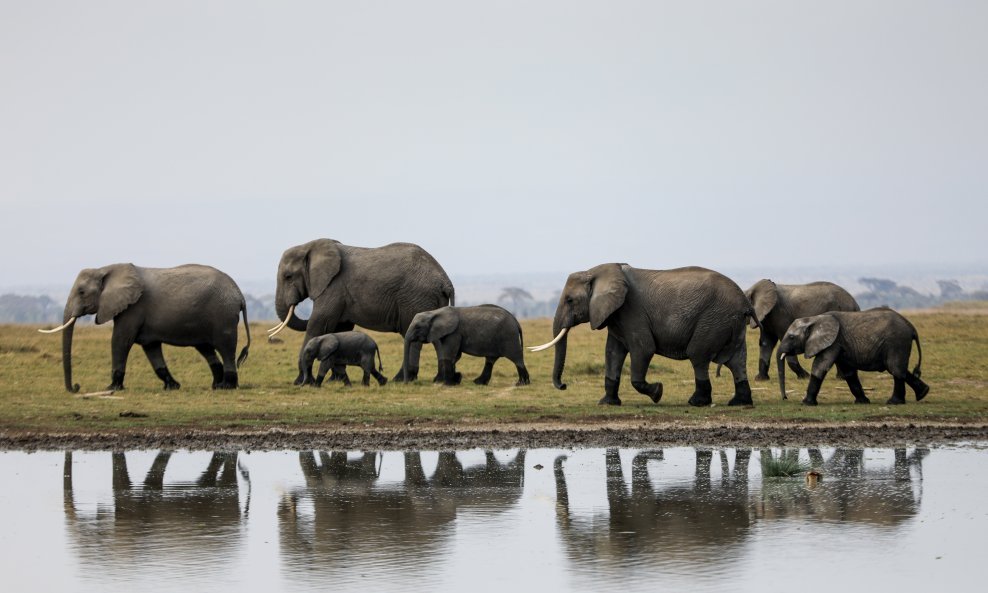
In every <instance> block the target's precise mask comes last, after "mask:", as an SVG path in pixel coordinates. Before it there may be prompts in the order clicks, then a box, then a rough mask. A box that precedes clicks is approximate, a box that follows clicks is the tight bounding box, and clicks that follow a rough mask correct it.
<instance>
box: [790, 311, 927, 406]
mask: <svg viewBox="0 0 988 593" xmlns="http://www.w3.org/2000/svg"><path fill="white" fill-rule="evenodd" d="M913 342H916V350H917V352H918V360H917V362H916V366H915V368H913V370H912V371H910V370H909V355H910V353H911V351H912V343H913ZM797 354H805V355H806V358H813V369H812V370H811V371H810V383H809V385H808V386H807V388H806V397H805V398H804V399H803V403H804V404H806V405H808V406H815V405H817V395H818V394H819V393H820V385H821V383H823V379H824V377H825V376H826V375H827V371H828V370H830V367H832V366H834V365H837V370H838V371H840V373H841V377H842V378H843V379H844V380H845V381H846V382H847V386H848V389H850V390H851V394H852V395H854V403H857V404H867V403H870V400H869V399H868V398H867V396H865V394H864V388H863V387H862V386H861V381H860V380H859V379H858V371H887V372H888V373H889V374H890V375H892V378H893V387H892V396H891V397H890V398H889V400H888V401H887V402H886V403H887V404H904V403H906V399H905V398H906V385H909V387H910V388H912V390H913V391H914V392H915V394H916V401H920V400H921V399H923V398H924V397H926V395H927V394H928V393H929V392H930V387H929V385H927V384H926V383H924V382H923V381H922V380H921V379H920V378H919V377H920V374H921V372H922V368H921V367H922V365H923V348H922V346H920V343H919V334H918V333H917V332H916V328H915V327H913V324H912V323H910V322H909V320H907V319H906V318H905V317H903V316H902V315H900V314H899V313H897V312H895V311H893V310H892V309H889V308H886V307H878V308H875V309H868V310H867V311H852V312H843V311H832V312H830V313H825V314H823V315H816V316H813V317H802V318H800V319H797V320H796V321H793V322H792V325H790V326H789V329H788V330H786V333H785V335H784V336H783V337H782V341H781V342H780V344H779V357H780V359H781V358H785V357H790V356H795V355H797ZM785 389H786V383H785V375H784V374H780V375H779V390H780V391H782V393H785Z"/></svg>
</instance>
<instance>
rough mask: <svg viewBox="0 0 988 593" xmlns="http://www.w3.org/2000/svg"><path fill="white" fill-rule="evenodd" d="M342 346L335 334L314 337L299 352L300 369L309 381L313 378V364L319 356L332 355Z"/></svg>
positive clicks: (306, 380)
mask: <svg viewBox="0 0 988 593" xmlns="http://www.w3.org/2000/svg"><path fill="white" fill-rule="evenodd" d="M339 347H340V340H339V338H337V337H336V336H334V335H333V334H326V335H324V336H319V337H317V338H312V339H311V340H309V341H308V343H306V345H305V347H304V348H302V351H301V352H299V354H298V370H299V372H301V373H302V376H303V377H304V378H305V382H306V383H308V382H309V380H310V379H311V378H312V364H313V362H315V360H316V359H317V358H320V357H321V358H327V357H329V356H332V355H333V353H335V352H336V350H337V349H339Z"/></svg>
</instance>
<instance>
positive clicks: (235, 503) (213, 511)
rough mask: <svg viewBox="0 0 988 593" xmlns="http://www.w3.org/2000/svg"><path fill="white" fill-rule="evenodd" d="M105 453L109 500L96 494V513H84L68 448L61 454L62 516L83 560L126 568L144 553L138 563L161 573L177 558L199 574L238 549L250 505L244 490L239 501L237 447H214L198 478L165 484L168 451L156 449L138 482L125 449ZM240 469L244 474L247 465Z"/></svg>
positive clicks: (95, 566) (105, 567)
mask: <svg viewBox="0 0 988 593" xmlns="http://www.w3.org/2000/svg"><path fill="white" fill-rule="evenodd" d="M111 455H112V472H113V473H112V476H113V477H112V490H113V498H112V502H111V503H110V504H108V505H107V504H104V503H102V501H101V502H100V503H98V504H97V505H96V510H95V513H88V512H83V511H82V510H80V508H81V506H80V504H79V502H78V501H77V500H76V493H75V489H74V487H73V464H72V452H70V451H67V452H66V453H65V469H64V474H63V493H64V510H65V519H66V525H67V528H68V532H69V534H70V537H71V538H73V539H74V540H75V549H76V550H78V553H79V557H80V561H81V564H82V565H83V566H86V565H89V566H91V567H92V569H93V570H97V571H100V572H105V571H113V570H119V571H121V572H125V573H127V574H131V575H132V574H133V573H134V570H135V562H136V563H141V560H140V559H141V558H146V559H147V561H148V564H149V566H143V565H142V566H140V567H139V568H140V569H141V570H149V571H154V570H159V571H161V572H162V577H163V578H165V577H167V578H173V577H174V576H178V575H173V574H172V572H171V571H172V570H173V567H174V566H176V565H179V566H182V567H183V570H185V571H186V572H194V571H195V567H197V566H200V567H201V570H202V571H203V572H204V573H208V572H211V571H215V567H216V566H217V565H219V564H220V563H223V562H225V560H226V559H227V558H228V557H229V554H230V553H231V552H232V551H233V550H234V549H236V547H237V541H238V538H239V534H240V533H241V530H242V526H243V522H244V520H245V519H246V515H247V507H248V506H249V496H248V501H247V505H245V506H244V508H243V509H242V508H241V503H240V487H239V480H238V477H237V473H238V472H237V453H213V454H212V457H211V458H210V461H209V464H208V465H207V467H206V469H205V470H204V471H203V472H202V474H201V475H200V476H199V478H198V479H197V480H196V481H194V482H188V483H181V482H180V483H169V484H167V485H166V484H165V469H166V468H167V466H168V462H169V460H170V459H171V457H172V452H171V451H161V452H159V453H158V454H157V455H156V456H155V459H154V461H153V463H152V464H151V468H150V469H149V470H148V473H147V475H146V476H145V478H144V481H143V482H142V483H141V484H140V485H135V484H134V483H133V482H132V481H131V478H130V474H129V472H128V471H127V458H126V457H125V456H124V454H123V453H120V452H117V453H112V454H111ZM240 474H241V476H242V477H243V478H244V480H248V481H249V476H248V475H247V473H246V471H244V470H242V469H241V472H240ZM248 490H249V489H248ZM143 554H146V556H142V555H143Z"/></svg>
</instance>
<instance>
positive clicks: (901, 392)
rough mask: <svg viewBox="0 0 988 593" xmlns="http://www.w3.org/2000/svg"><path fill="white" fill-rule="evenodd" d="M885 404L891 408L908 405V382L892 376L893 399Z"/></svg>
mask: <svg viewBox="0 0 988 593" xmlns="http://www.w3.org/2000/svg"><path fill="white" fill-rule="evenodd" d="M885 403H886V404H887V405H890V406H898V405H902V404H904V403H906V382H905V380H904V379H903V378H902V377H896V376H894V375H893V376H892V397H890V398H889V399H888V401H887V402H885Z"/></svg>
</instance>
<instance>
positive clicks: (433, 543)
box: [278, 451, 525, 579]
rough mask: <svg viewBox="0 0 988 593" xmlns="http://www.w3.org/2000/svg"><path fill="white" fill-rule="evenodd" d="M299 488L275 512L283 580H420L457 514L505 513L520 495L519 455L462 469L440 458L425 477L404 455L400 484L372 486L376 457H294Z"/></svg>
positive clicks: (488, 456) (489, 456)
mask: <svg viewBox="0 0 988 593" xmlns="http://www.w3.org/2000/svg"><path fill="white" fill-rule="evenodd" d="M299 460H300V463H301V467H302V473H303V475H304V476H305V481H306V487H305V488H303V489H300V490H296V491H294V492H291V493H288V494H286V495H285V496H284V497H283V498H282V500H281V502H280V504H279V507H278V519H279V526H280V532H281V553H282V556H283V560H284V562H285V564H286V565H287V566H288V567H289V570H288V571H287V574H288V575H289V576H290V578H303V579H320V578H322V577H324V576H326V575H327V574H332V573H334V572H336V571H343V570H348V569H351V568H352V567H353V566H354V565H362V564H367V565H373V567H374V570H375V571H376V572H381V571H396V578H398V577H402V578H404V577H408V576H410V575H416V574H417V575H418V576H419V577H423V576H427V574H428V571H429V570H430V563H433V562H437V561H441V560H442V559H443V556H442V555H441V554H437V552H441V549H442V547H443V545H444V544H445V543H446V542H447V541H448V540H449V538H451V536H452V535H453V531H452V529H453V523H454V521H455V520H456V519H457V517H458V516H460V514H461V513H462V512H464V511H469V510H471V509H480V508H483V509H485V510H487V509H492V510H494V511H495V512H500V511H504V510H507V509H509V508H511V507H512V506H514V505H515V504H517V502H518V500H519V499H520V497H521V494H522V488H523V483H524V481H523V477H524V471H525V452H524V451H519V452H518V453H517V454H516V455H515V456H514V458H513V459H511V460H510V461H508V462H506V463H501V462H499V461H498V459H497V458H496V457H495V456H494V453H493V452H492V451H488V452H486V453H485V463H484V464H483V465H480V466H469V467H466V468H464V466H463V464H462V463H461V462H460V460H459V459H458V458H457V456H456V453H455V452H453V451H445V452H441V453H439V459H438V463H437V465H436V469H435V471H434V472H433V474H432V475H431V476H427V475H426V473H425V471H424V469H423V466H422V459H421V456H420V454H419V453H418V452H405V453H404V466H405V477H404V481H403V482H401V483H396V484H386V485H384V484H378V483H377V480H378V475H379V474H378V472H379V465H378V464H379V461H378V455H377V454H376V453H364V454H363V455H361V456H360V457H359V458H357V459H354V460H348V459H347V454H346V453H343V452H335V453H332V454H326V453H320V454H319V456H318V461H317V457H316V455H315V454H314V453H311V452H306V453H300V454H299Z"/></svg>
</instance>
